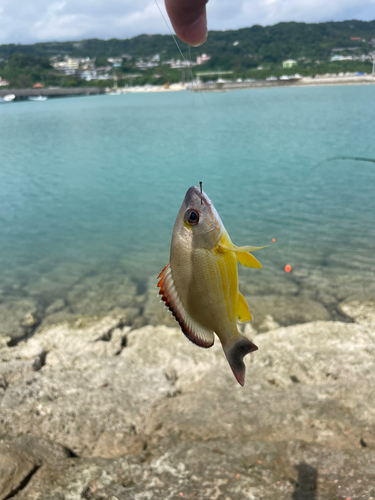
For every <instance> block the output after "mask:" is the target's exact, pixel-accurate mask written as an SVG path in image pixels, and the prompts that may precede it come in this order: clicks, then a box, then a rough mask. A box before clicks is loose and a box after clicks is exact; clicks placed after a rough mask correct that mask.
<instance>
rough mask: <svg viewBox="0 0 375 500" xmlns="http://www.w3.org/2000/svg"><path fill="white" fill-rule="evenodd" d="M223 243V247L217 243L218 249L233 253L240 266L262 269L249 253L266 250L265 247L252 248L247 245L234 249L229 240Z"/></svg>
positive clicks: (234, 246)
mask: <svg viewBox="0 0 375 500" xmlns="http://www.w3.org/2000/svg"><path fill="white" fill-rule="evenodd" d="M228 239H229V238H228ZM224 243H225V244H224V245H222V244H220V243H219V249H220V248H222V249H223V250H227V251H229V252H235V254H236V256H237V260H238V262H239V263H240V264H241V265H242V266H245V267H255V268H257V269H262V264H261V263H260V262H259V261H258V260H257V259H256V258H255V257H254V256H253V255H251V253H249V252H254V251H255V250H260V249H262V248H266V247H265V246H264V247H252V246H249V245H248V246H244V247H236V245H233V243H232V242H231V241H230V239H229V241H225V242H224Z"/></svg>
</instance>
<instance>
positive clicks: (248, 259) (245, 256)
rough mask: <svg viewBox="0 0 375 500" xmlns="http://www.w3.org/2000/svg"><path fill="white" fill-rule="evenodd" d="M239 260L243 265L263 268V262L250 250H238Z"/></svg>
mask: <svg viewBox="0 0 375 500" xmlns="http://www.w3.org/2000/svg"><path fill="white" fill-rule="evenodd" d="M236 255H237V260H238V262H239V263H240V264H241V266H245V267H256V268H257V269H262V264H261V263H260V262H259V260H257V259H256V258H255V257H254V256H253V255H251V253H248V252H236Z"/></svg>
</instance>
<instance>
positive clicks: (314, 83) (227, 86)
mask: <svg viewBox="0 0 375 500" xmlns="http://www.w3.org/2000/svg"><path fill="white" fill-rule="evenodd" d="M373 84H375V75H365V76H343V77H340V76H337V77H321V78H312V77H306V78H301V79H298V80H297V79H296V80H294V79H293V80H275V81H267V80H255V81H253V82H224V83H217V82H215V83H205V84H200V85H196V86H194V87H193V88H192V91H193V92H215V91H216V92H225V91H229V90H241V89H254V88H273V87H318V86H330V85H373Z"/></svg>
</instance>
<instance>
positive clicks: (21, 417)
mask: <svg viewBox="0 0 375 500" xmlns="http://www.w3.org/2000/svg"><path fill="white" fill-rule="evenodd" d="M146 293H148V291H146ZM150 293H151V292H150ZM153 293H154V295H155V289H153ZM158 306H159V304H158ZM132 307H134V305H133V304H132ZM129 309H130V306H129ZM340 310H341V312H342V314H343V315H344V316H345V317H346V318H347V319H348V322H342V321H314V322H309V323H305V324H300V325H294V326H289V327H283V328H279V327H278V325H277V324H276V320H275V319H274V318H268V321H269V324H268V326H269V327H270V328H268V330H269V331H268V332H267V333H259V330H258V331H257V330H256V329H255V328H254V327H250V326H247V327H246V334H247V335H248V336H249V337H250V338H252V339H253V340H254V337H256V338H255V342H256V344H257V345H258V346H259V351H257V352H256V353H254V354H253V355H252V357H251V359H250V358H248V360H247V377H246V385H245V387H244V388H241V387H240V386H238V385H237V384H236V382H235V380H234V378H233V375H232V373H231V371H230V369H229V367H228V365H227V363H226V360H225V359H224V356H223V353H222V350H221V347H220V345H219V343H218V342H216V344H215V346H214V347H213V348H212V349H209V350H203V349H199V348H197V347H196V346H194V345H193V344H191V343H189V342H188V341H187V340H186V339H185V337H184V336H183V335H182V333H181V332H180V331H179V329H178V328H176V327H175V324H174V323H172V327H171V326H152V325H146V326H142V325H141V324H139V325H138V326H137V318H139V317H140V316H139V315H138V316H135V317H134V318H133V319H131V316H130V315H129V316H126V314H124V311H118V310H117V311H116V310H114V311H112V313H111V314H108V315H107V316H105V317H101V318H97V319H94V318H87V317H86V318H85V317H81V318H79V319H74V321H73V319H72V320H71V321H65V322H63V323H61V322H58V321H56V322H54V323H53V322H52V321H51V322H50V323H49V322H44V323H43V322H42V323H41V324H40V325H39V326H38V328H37V329H36V330H35V332H34V334H33V336H32V337H30V338H28V339H27V340H24V341H20V342H17V343H16V345H13V346H9V339H6V338H5V337H3V339H2V345H1V348H0V358H1V364H0V407H1V411H0V414H1V418H0V438H1V441H0V499H1V500H5V499H9V498H15V499H19V500H21V499H22V500H23V499H24V500H26V499H27V500H31V499H32V500H36V499H38V500H39V499H40V500H41V499H46V500H47V499H67V500H68V499H69V500H70V499H81V498H90V499H105V498H111V499H130V498H131V499H135V500H138V499H139V500H141V499H142V500H143V499H163V500H164V499H167V498H171V499H175V498H176V499H177V498H188V499H197V498H198V499H201V498H202V499H203V498H209V499H218V500H224V499H232V500H236V499H243V498H249V499H256V500H258V499H270V498H278V499H281V500H283V499H298V500H313V499H316V498H319V499H322V500H335V499H337V500H338V499H345V498H351V499H352V500H354V499H363V500H369V499H371V498H375V486H374V485H375V440H374V436H375V403H374V401H375V370H374V358H375V301H367V302H361V301H359V300H351V301H346V302H343V303H342V304H341V305H340ZM161 311H163V312H164V310H163V309H162V308H161ZM129 314H130V313H129ZM144 314H147V311H146V312H144ZM150 314H151V313H150ZM165 314H166V313H165ZM271 320H272V321H273V323H272V321H271ZM142 321H144V320H142ZM349 321H350V322H349ZM131 322H132V325H130V324H128V323H131Z"/></svg>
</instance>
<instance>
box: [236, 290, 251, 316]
mask: <svg viewBox="0 0 375 500" xmlns="http://www.w3.org/2000/svg"><path fill="white" fill-rule="evenodd" d="M237 319H238V321H239V322H240V323H245V321H251V320H252V319H253V317H252V316H251V312H250V311H249V306H248V305H247V302H246V300H245V297H244V296H243V295H242V293H241V292H238V302H237Z"/></svg>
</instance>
